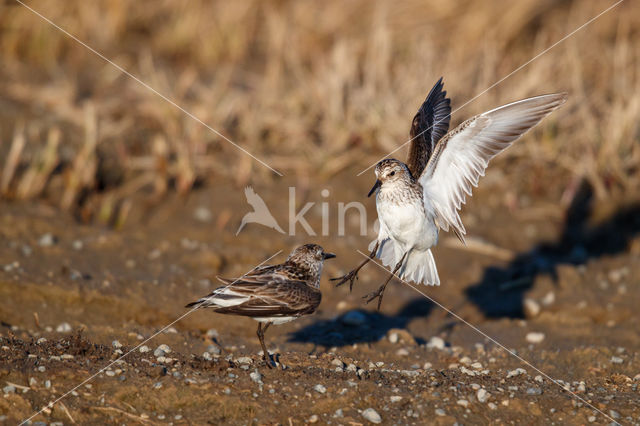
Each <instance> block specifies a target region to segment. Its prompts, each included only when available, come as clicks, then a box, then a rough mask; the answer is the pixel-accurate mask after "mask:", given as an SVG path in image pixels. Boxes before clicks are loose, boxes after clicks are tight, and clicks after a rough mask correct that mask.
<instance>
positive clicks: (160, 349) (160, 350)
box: [153, 343, 171, 358]
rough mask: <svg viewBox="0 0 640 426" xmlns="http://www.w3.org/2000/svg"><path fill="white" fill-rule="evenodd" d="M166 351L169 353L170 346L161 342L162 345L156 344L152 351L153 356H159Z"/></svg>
mask: <svg viewBox="0 0 640 426" xmlns="http://www.w3.org/2000/svg"><path fill="white" fill-rule="evenodd" d="M168 353H171V348H170V347H169V346H168V345H165V344H164V343H163V344H162V345H160V346H158V347H157V348H156V350H155V351H153V356H155V357H156V358H159V357H161V356H164V355H166V354H168Z"/></svg>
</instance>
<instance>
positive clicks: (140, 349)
mask: <svg viewBox="0 0 640 426" xmlns="http://www.w3.org/2000/svg"><path fill="white" fill-rule="evenodd" d="M138 351H140V353H143V354H144V353H147V352H151V348H150V347H149V346H147V345H142V346H140V347H139V348H138Z"/></svg>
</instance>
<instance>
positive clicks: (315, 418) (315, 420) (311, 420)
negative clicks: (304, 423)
mask: <svg viewBox="0 0 640 426" xmlns="http://www.w3.org/2000/svg"><path fill="white" fill-rule="evenodd" d="M318 420H320V418H319V417H318V415H317V414H313V415H311V417H309V420H308V421H309V423H318Z"/></svg>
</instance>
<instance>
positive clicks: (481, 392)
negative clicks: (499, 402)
mask: <svg viewBox="0 0 640 426" xmlns="http://www.w3.org/2000/svg"><path fill="white" fill-rule="evenodd" d="M490 397H491V394H490V393H489V392H487V391H486V390H485V389H482V388H480V389H478V392H477V393H476V398H478V402H481V403H483V404H484V403H485V402H487V401H488V400H489V398H490Z"/></svg>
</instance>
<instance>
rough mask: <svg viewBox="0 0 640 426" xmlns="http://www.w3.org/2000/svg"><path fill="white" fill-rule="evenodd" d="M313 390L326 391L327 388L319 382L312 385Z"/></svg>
mask: <svg viewBox="0 0 640 426" xmlns="http://www.w3.org/2000/svg"><path fill="white" fill-rule="evenodd" d="M313 390H314V391H316V392H318V393H327V388H326V387H324V386H323V385H321V384H317V385H315V386H314V387H313Z"/></svg>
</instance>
